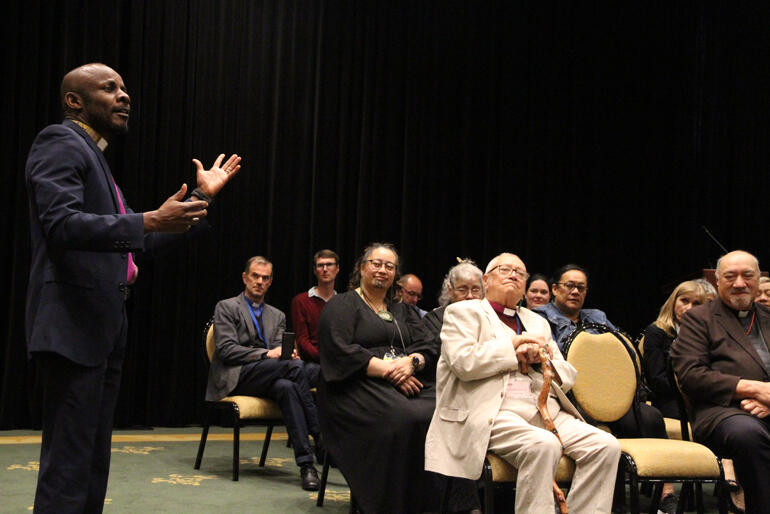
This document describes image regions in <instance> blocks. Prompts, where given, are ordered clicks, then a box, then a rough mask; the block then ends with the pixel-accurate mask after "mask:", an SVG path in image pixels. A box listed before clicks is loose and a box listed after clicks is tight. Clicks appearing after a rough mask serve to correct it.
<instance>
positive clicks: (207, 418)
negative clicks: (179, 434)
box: [193, 317, 284, 482]
mask: <svg viewBox="0 0 770 514" xmlns="http://www.w3.org/2000/svg"><path fill="white" fill-rule="evenodd" d="M213 323H214V318H213V317H212V318H211V319H210V320H209V321H208V322H207V323H206V326H205V327H204V329H203V360H204V362H205V363H206V368H207V369H208V366H209V356H208V353H207V351H206V337H207V336H208V332H209V328H210V327H211V325H212V324H213ZM205 403H206V405H205V408H206V412H205V414H204V419H203V423H202V425H203V432H202V433H201V440H200V444H199V445H198V455H197V456H196V457H195V465H194V466H193V467H194V469H200V467H201V461H202V460H203V450H204V449H205V448H206V439H207V438H208V434H209V427H210V426H211V425H212V424H215V422H216V421H217V420H218V419H219V414H220V413H224V415H225V416H227V417H228V418H229V420H231V421H232V424H233V481H236V482H237V481H238V478H239V470H240V435H241V428H242V427H245V426H264V427H266V430H265V440H264V442H263V443H262V453H261V455H260V457H259V466H260V467H264V466H265V459H266V458H267V450H268V448H269V447H270V438H271V436H272V435H273V427H274V426H276V425H283V424H284V421H283V419H282V418H265V419H243V418H241V412H240V409H239V408H238V405H237V404H236V403H235V402H222V401H216V402H210V401H206V402H205Z"/></svg>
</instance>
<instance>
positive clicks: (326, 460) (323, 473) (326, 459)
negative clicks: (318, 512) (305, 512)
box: [315, 450, 329, 507]
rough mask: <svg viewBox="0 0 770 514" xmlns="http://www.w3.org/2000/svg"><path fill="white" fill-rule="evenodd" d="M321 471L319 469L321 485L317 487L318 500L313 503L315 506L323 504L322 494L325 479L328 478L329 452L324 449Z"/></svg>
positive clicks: (324, 492) (324, 491) (324, 490)
mask: <svg viewBox="0 0 770 514" xmlns="http://www.w3.org/2000/svg"><path fill="white" fill-rule="evenodd" d="M323 466H324V467H323V471H321V486H320V487H319V488H318V500H316V502H315V504H316V506H317V507H323V506H324V495H325V494H326V481H327V480H328V479H329V452H328V450H327V451H324V463H323Z"/></svg>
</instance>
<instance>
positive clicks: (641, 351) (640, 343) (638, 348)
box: [636, 332, 644, 357]
mask: <svg viewBox="0 0 770 514" xmlns="http://www.w3.org/2000/svg"><path fill="white" fill-rule="evenodd" d="M636 351H637V352H639V355H641V356H642V357H644V332H642V333H641V334H640V335H639V338H638V339H637V340H636Z"/></svg>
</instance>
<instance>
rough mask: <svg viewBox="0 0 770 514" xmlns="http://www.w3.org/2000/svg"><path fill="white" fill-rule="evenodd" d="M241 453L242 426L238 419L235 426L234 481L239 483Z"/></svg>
mask: <svg viewBox="0 0 770 514" xmlns="http://www.w3.org/2000/svg"><path fill="white" fill-rule="evenodd" d="M240 452H241V424H240V422H239V420H238V419H236V420H235V425H234V426H233V481H234V482H237V481H238V470H239V468H240V464H241V462H240Z"/></svg>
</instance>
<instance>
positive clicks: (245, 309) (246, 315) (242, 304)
mask: <svg viewBox="0 0 770 514" xmlns="http://www.w3.org/2000/svg"><path fill="white" fill-rule="evenodd" d="M238 312H239V313H240V314H241V319H242V320H243V324H244V325H246V329H247V330H248V332H249V339H250V340H251V341H257V329H256V328H255V327H254V320H253V319H251V310H250V309H249V306H248V305H246V299H245V298H244V296H243V294H241V295H240V296H238Z"/></svg>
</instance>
